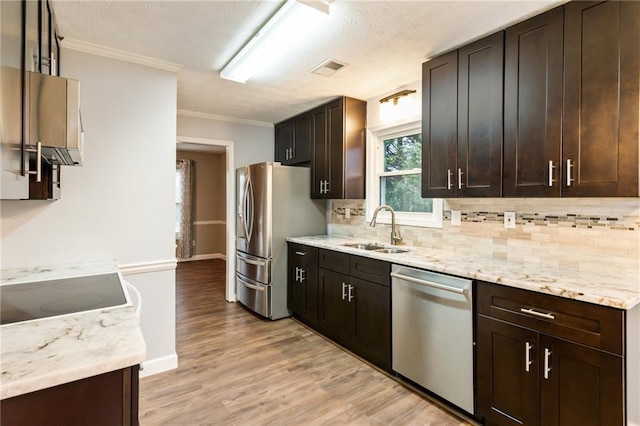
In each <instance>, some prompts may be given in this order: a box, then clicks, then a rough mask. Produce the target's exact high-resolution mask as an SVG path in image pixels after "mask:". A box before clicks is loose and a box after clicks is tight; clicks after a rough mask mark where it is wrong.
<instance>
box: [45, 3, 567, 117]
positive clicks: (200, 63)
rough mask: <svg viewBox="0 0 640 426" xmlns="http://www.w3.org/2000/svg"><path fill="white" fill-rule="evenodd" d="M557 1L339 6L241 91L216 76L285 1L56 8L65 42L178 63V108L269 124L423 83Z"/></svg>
mask: <svg viewBox="0 0 640 426" xmlns="http://www.w3.org/2000/svg"><path fill="white" fill-rule="evenodd" d="M560 3H564V0H537V1H514V0H512V1H453V0H452V1H353V0H335V1H334V2H333V3H331V11H330V15H329V16H328V17H323V18H327V19H325V20H324V21H323V23H322V28H321V30H320V31H319V32H316V33H314V34H313V35H312V38H311V39H310V40H306V39H304V38H303V36H304V35H305V34H302V33H301V34H300V37H295V38H294V41H295V40H297V41H302V42H300V43H297V46H296V45H295V44H296V43H293V44H294V46H282V49H284V51H283V52H279V53H283V54H282V55H280V56H279V59H278V62H277V66H276V67H275V68H274V67H271V68H267V67H265V68H264V69H262V68H261V69H260V70H259V72H257V73H256V75H255V76H254V77H252V78H251V79H250V80H249V81H247V83H246V84H240V83H236V82H232V81H228V80H223V79H221V78H220V77H219V71H220V69H221V68H222V67H223V66H224V65H225V64H226V63H227V62H228V61H229V59H230V58H231V57H232V56H233V54H234V53H235V52H236V51H237V50H239V49H240V48H241V47H242V45H243V44H244V43H245V42H246V41H247V40H248V39H249V38H250V37H251V36H252V35H253V34H254V33H255V32H256V31H257V30H258V29H259V28H260V26H261V25H262V24H263V23H264V22H265V21H266V20H267V19H268V17H269V16H270V15H271V14H273V13H274V12H275V11H276V10H277V9H278V7H279V6H280V4H281V2H280V1H242V0H237V1H182V0H181V1H108V0H94V1H69V0H53V6H54V11H55V13H56V15H57V20H58V26H59V30H60V33H61V34H62V35H63V36H64V37H66V38H69V39H75V40H80V41H85V42H89V43H94V44H97V45H101V46H105V47H110V48H114V49H118V50H122V51H126V52H130V53H135V54H139V55H144V56H148V57H152V58H156V59H160V60H164V61H168V62H173V63H178V64H182V65H183V66H184V68H183V69H182V70H181V71H180V72H179V73H178V109H185V110H191V111H198V112H204V113H210V114H216V115H223V116H228V117H235V118H242V119H248V120H257V121H265V122H278V121H280V120H283V119H286V118H288V117H291V116H292V115H295V114H296V113H298V112H301V111H303V110H305V109H308V108H311V107H313V106H316V105H319V104H321V103H322V102H324V101H326V100H327V99H329V98H331V97H335V96H338V95H347V96H351V97H355V98H359V99H365V100H366V99H369V98H371V97H374V96H377V95H380V94H384V93H388V92H390V91H393V90H395V89H396V88H397V87H400V86H403V85H406V84H410V83H413V82H415V81H418V80H420V77H421V64H422V62H424V61H425V60H426V59H427V58H429V57H432V56H434V55H435V54H438V53H441V52H444V51H447V50H451V49H452V48H454V47H456V46H459V45H461V44H464V43H466V42H468V41H470V40H473V39H477V38H479V37H481V36H483V35H486V34H489V33H491V32H493V31H495V30H498V29H502V28H505V27H506V26H507V25H509V24H511V23H514V22H517V21H520V20H522V19H524V18H526V17H529V16H532V15H535V14H537V13H539V12H540V11H543V10H547V9H550V8H551V7H553V6H555V5H558V4H560ZM309 36H311V34H309ZM274 53H276V52H274ZM329 58H331V59H336V60H338V61H342V62H346V63H348V64H349V66H347V67H345V68H344V69H342V70H341V71H339V72H337V73H336V74H334V75H333V76H331V77H323V76H318V75H314V74H310V73H309V72H308V71H309V70H310V69H311V68H313V67H314V66H316V65H318V64H319V63H321V62H322V61H324V60H326V59H329Z"/></svg>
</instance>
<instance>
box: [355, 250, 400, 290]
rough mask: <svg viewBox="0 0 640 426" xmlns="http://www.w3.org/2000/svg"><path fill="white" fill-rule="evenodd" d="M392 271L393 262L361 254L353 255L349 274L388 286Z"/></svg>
mask: <svg viewBox="0 0 640 426" xmlns="http://www.w3.org/2000/svg"><path fill="white" fill-rule="evenodd" d="M390 273H391V264H390V263H389V262H385V261H383V260H376V259H369V258H367V257H360V256H351V258H350V262H349V275H351V276H352V277H356V278H361V279H363V280H367V281H371V282H374V283H377V284H382V285H385V286H387V287H388V286H389V282H390V280H391V277H390V276H389V274H390Z"/></svg>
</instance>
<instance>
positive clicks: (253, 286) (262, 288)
mask: <svg viewBox="0 0 640 426" xmlns="http://www.w3.org/2000/svg"><path fill="white" fill-rule="evenodd" d="M236 278H237V279H238V281H240V282H241V283H242V285H244V286H245V287H249V288H252V289H254V290H256V291H264V290H265V289H264V287H260V286H257V285H254V284H250V283H248V282H246V281H245V280H243V279H242V278H240V277H238V276H237V275H236Z"/></svg>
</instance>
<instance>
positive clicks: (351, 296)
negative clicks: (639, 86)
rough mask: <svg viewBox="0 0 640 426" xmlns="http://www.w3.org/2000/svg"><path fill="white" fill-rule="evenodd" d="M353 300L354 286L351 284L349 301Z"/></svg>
mask: <svg viewBox="0 0 640 426" xmlns="http://www.w3.org/2000/svg"><path fill="white" fill-rule="evenodd" d="M352 300H353V286H352V285H351V284H349V302H351V301H352Z"/></svg>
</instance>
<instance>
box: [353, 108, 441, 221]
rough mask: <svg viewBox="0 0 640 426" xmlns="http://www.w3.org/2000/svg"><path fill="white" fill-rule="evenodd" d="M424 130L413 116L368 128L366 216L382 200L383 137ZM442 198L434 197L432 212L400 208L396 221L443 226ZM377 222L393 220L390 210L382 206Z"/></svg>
mask: <svg viewBox="0 0 640 426" xmlns="http://www.w3.org/2000/svg"><path fill="white" fill-rule="evenodd" d="M421 131H422V125H421V122H420V120H417V121H416V120H412V121H407V122H402V123H395V124H392V125H384V126H376V127H372V128H369V129H367V164H368V165H369V166H370V167H368V168H367V169H368V170H367V198H366V202H365V207H366V215H365V220H366V221H367V222H371V219H372V218H373V211H374V210H375V209H376V207H378V205H379V200H380V181H379V179H378V176H379V172H378V170H382V166H383V163H382V161H383V158H382V156H381V155H378V152H381V150H382V141H384V140H385V139H389V138H391V137H394V136H399V135H401V134H404V135H408V134H415V133H420V132H421ZM442 204H443V202H442V199H441V198H434V199H433V213H409V212H397V213H396V224H398V225H408V226H420V227H425V228H442ZM376 222H378V223H387V224H388V223H391V214H390V213H389V212H388V211H386V210H382V211H380V212H379V213H378V217H377V219H376Z"/></svg>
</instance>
